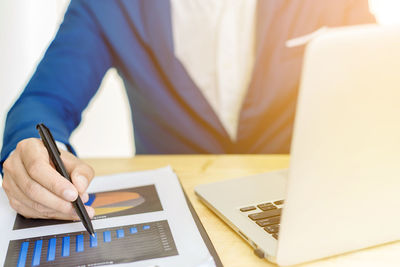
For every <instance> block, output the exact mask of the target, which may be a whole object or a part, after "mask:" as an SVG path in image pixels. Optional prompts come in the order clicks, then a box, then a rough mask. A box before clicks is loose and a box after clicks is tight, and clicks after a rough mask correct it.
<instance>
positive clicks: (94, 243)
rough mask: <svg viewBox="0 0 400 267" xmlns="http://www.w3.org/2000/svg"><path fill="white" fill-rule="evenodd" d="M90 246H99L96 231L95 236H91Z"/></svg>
mask: <svg viewBox="0 0 400 267" xmlns="http://www.w3.org/2000/svg"><path fill="white" fill-rule="evenodd" d="M90 247H91V248H93V247H97V233H94V237H93V236H90Z"/></svg>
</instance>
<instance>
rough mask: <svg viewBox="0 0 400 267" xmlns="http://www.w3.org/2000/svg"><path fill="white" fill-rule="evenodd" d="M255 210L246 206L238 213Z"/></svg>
mask: <svg viewBox="0 0 400 267" xmlns="http://www.w3.org/2000/svg"><path fill="white" fill-rule="evenodd" d="M255 209H256V207H254V206H248V207H244V208H241V209H240V211H241V212H246V211H251V210H255Z"/></svg>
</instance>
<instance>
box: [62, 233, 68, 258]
mask: <svg viewBox="0 0 400 267" xmlns="http://www.w3.org/2000/svg"><path fill="white" fill-rule="evenodd" d="M61 256H62V257H68V256H69V236H64V237H63V239H62V249H61Z"/></svg>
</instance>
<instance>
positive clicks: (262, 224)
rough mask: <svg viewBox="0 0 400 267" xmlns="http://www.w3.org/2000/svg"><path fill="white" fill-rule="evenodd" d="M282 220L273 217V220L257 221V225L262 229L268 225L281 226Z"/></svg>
mask: <svg viewBox="0 0 400 267" xmlns="http://www.w3.org/2000/svg"><path fill="white" fill-rule="evenodd" d="M280 220H281V217H280V216H278V217H272V218H268V219H264V220H259V221H256V223H257V224H258V225H259V226H261V227H265V226H268V225H274V224H279V222H280Z"/></svg>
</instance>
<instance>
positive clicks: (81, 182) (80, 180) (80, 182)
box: [76, 175, 88, 189]
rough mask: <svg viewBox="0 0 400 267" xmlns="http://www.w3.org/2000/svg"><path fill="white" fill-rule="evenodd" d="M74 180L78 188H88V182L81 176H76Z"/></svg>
mask: <svg viewBox="0 0 400 267" xmlns="http://www.w3.org/2000/svg"><path fill="white" fill-rule="evenodd" d="M76 180H77V183H78V186H79V187H80V188H82V189H86V187H87V186H88V180H87V179H86V177H85V176H83V175H77V176H76Z"/></svg>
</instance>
